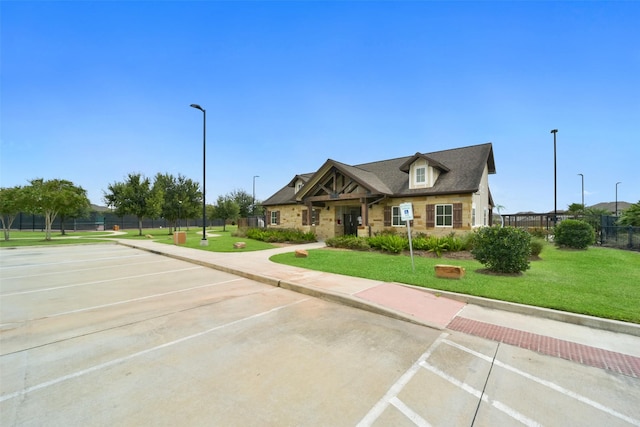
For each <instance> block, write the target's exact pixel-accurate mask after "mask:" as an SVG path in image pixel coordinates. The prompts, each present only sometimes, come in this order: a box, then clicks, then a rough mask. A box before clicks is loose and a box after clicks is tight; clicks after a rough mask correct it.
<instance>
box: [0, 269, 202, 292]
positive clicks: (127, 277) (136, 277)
mask: <svg viewBox="0 0 640 427" xmlns="http://www.w3.org/2000/svg"><path fill="white" fill-rule="evenodd" d="M200 268H205V267H201V266H196V267H188V268H180V269H178V270H168V271H158V272H155V273H146V274H139V275H137V276H126V277H117V278H115V279H105V280H96V281H94V282H85V283H77V284H75V285H66V286H56V287H53V288H44V289H33V290H31V291H21V292H11V293H8V294H2V295H0V298H5V297H11V296H15V295H25V294H35V293H38V292H49V291H57V290H59V289H68V288H76V287H79V286H89V285H96V284H98V283H107V282H117V281H118V280H129V279H138V278H140V277H149V276H157V275H159V274H168V273H178V272H180V271H189V270H197V269H200Z"/></svg>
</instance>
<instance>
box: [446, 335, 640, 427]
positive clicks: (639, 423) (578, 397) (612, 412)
mask: <svg viewBox="0 0 640 427" xmlns="http://www.w3.org/2000/svg"><path fill="white" fill-rule="evenodd" d="M443 342H444V343H445V344H448V345H450V346H452V347H455V348H457V349H460V350H462V351H465V352H467V353H469V354H471V355H473V356H476V357H478V358H480V359H482V360H485V361H487V362H489V363H491V362H492V361H493V359H492V358H491V357H489V356H486V355H484V354H482V353H478V352H477V351H475V350H472V349H470V348H467V347H465V346H462V345H460V344H457V343H455V342H453V341H449V340H443ZM493 363H494V365H495V366H499V367H501V368H504V369H506V370H508V371H510V372H513V373H515V374H518V375H520V376H522V377H524V378H526V379H528V380H531V381H534V382H536V383H538V384H541V385H543V386H545V387H548V388H550V389H552V390H554V391H557V392H558V393H561V394H564V395H565V396H568V397H571V398H572V399H575V400H577V401H579V402H582V403H584V404H586V405H589V406H591V407H592V408H595V409H598V410H600V411H602V412H606V413H607V414H609V415H611V416H613V417H616V418H620V419H621V420H624V421H626V422H628V423H629V424H632V425H634V426H640V420H636V419H635V418H631V417H628V416H626V415H624V414H621V413H620V412H618V411H616V410H614V409H611V408H609V407H608V406H604V405H603V404H601V403H598V402H595V401H593V400H591V399H589V398H588V397H585V396H582V395H580V394H578V393H575V392H573V391H571V390H567V389H566V388H564V387H562V386H559V385H558V384H556V383H553V382H551V381H547V380H543V379H542V378H538V377H536V376H534V375H531V374H529V373H527V372H524V371H521V370H520V369H518V368H515V367H513V366H511V365H507V364H506V363H504V362H501V361H499V360H495V361H493Z"/></svg>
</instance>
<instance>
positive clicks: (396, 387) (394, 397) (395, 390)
mask: <svg viewBox="0 0 640 427" xmlns="http://www.w3.org/2000/svg"><path fill="white" fill-rule="evenodd" d="M447 336H448V334H447V333H443V334H441V335H440V336H439V337H438V338H437V339H436V340H435V341H434V342H433V344H431V346H430V347H429V349H428V350H427V351H426V352H425V353H424V354H423V355H422V356H420V358H418V360H417V361H416V362H415V363H414V364H413V365H412V366H411V367H410V368H409V369H408V370H407V371H406V372H405V373H404V374H403V375H402V376H401V377H400V378H399V379H398V381H396V383H395V384H393V385H392V386H391V388H389V390H388V391H387V393H386V394H385V395H384V396H383V397H382V399H380V400H379V401H378V402H377V403H376V404H375V405H374V406H373V407H372V408H371V410H369V412H368V413H367V415H365V417H364V418H363V419H362V420H361V421H360V422H359V423H358V426H359V427H364V426H371V425H373V423H374V422H375V421H376V420H377V419H378V418H379V417H380V416H381V415H382V413H383V412H384V411H385V410H386V409H387V407H388V406H389V405H393V406H394V407H396V408H397V409H398V410H399V411H400V412H402V414H404V416H405V417H407V418H408V419H409V420H411V421H412V422H413V423H414V424H416V425H418V426H423V425H424V426H428V425H429V423H428V421H427V420H425V419H423V418H422V417H421V416H420V415H418V414H417V413H415V412H414V411H413V410H412V409H411V408H410V407H408V406H407V405H406V404H405V403H404V402H402V401H401V400H400V399H398V394H399V393H400V392H401V391H402V389H403V388H404V387H405V386H406V385H407V384H408V383H409V381H410V380H411V378H413V376H414V375H415V374H416V372H417V371H418V370H419V369H420V368H421V367H422V368H424V369H426V370H428V371H430V372H432V373H433V374H435V375H437V376H439V377H441V378H443V379H444V380H446V381H448V382H450V383H451V384H453V385H455V386H456V387H458V388H460V389H461V390H463V391H465V392H467V393H469V394H471V395H472V396H474V397H476V398H477V399H481V400H482V401H483V402H485V403H488V404H490V405H491V406H492V407H494V408H495V409H497V410H499V411H500V412H502V413H504V414H506V415H508V416H510V417H511V418H513V419H514V420H517V421H518V422H520V423H522V424H524V425H527V426H530V427H537V426H540V424H539V423H538V422H537V421H535V420H533V419H531V418H529V417H527V416H526V415H524V414H521V413H520V412H518V411H516V410H515V409H513V408H511V407H509V406H508V405H506V404H504V403H502V402H500V401H498V400H493V399H490V398H489V396H488V395H487V394H486V393H483V392H482V391H481V390H477V389H475V388H473V387H472V386H470V385H469V384H467V383H465V382H462V381H460V380H458V379H457V378H455V377H453V376H452V375H449V374H447V373H446V372H444V371H442V370H440V369H439V368H437V367H435V366H433V365H431V364H430V363H428V362H427V360H428V359H429V357H431V354H432V353H433V351H434V350H435V349H436V348H437V347H438V346H439V345H440V344H447V345H449V346H452V347H455V348H457V349H459V350H462V351H465V352H467V353H469V354H471V355H473V356H475V357H477V358H479V359H482V360H484V361H486V362H488V363H494V365H495V366H499V367H501V368H503V369H506V370H508V371H510V372H513V373H515V374H517V375H520V376H522V377H524V378H526V379H528V380H531V381H534V382H536V383H538V384H541V385H543V386H546V387H548V388H550V389H552V390H554V391H557V392H559V393H562V394H564V395H565V396H568V397H570V398H573V399H575V400H577V401H579V402H582V403H584V404H587V405H589V406H591V407H592V408H595V409H598V410H600V411H603V412H605V413H607V414H609V415H611V416H613V417H616V418H619V419H621V420H623V421H625V422H627V423H629V424H631V425H634V426H638V427H640V421H639V420H636V419H635V418H632V417H629V416H627V415H624V414H622V413H620V412H618V411H616V410H614V409H612V408H609V407H607V406H605V405H603V404H601V403H598V402H595V401H593V400H591V399H589V398H587V397H585V396H582V395H580V394H578V393H575V392H573V391H571V390H568V389H565V388H564V387H562V386H559V385H558V384H555V383H553V382H551V381H547V380H544V379H542V378H538V377H536V376H534V375H531V374H529V373H527V372H524V371H521V370H519V369H517V368H515V367H513V366H510V365H508V364H506V363H503V362H500V361H499V360H494V359H493V358H492V357H490V356H487V355H485V354H482V353H479V352H477V351H475V350H472V349H470V348H467V347H465V346H463V345H460V344H457V343H455V342H453V341H450V340H448V339H446V337H447Z"/></svg>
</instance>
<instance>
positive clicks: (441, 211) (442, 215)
mask: <svg viewBox="0 0 640 427" xmlns="http://www.w3.org/2000/svg"><path fill="white" fill-rule="evenodd" d="M436 227H453V205H436Z"/></svg>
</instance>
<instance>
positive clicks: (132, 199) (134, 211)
mask: <svg viewBox="0 0 640 427" xmlns="http://www.w3.org/2000/svg"><path fill="white" fill-rule="evenodd" d="M103 197H104V201H105V203H107V204H108V205H109V206H113V207H114V208H115V213H116V215H118V216H124V215H135V216H136V217H137V218H138V230H139V234H138V235H139V236H142V220H143V219H144V218H157V217H158V216H160V213H161V212H162V202H163V192H162V188H161V186H160V185H158V186H156V185H151V180H149V178H146V177H144V176H142V175H141V174H133V173H130V174H129V175H128V176H127V179H126V180H125V181H123V182H114V183H113V184H109V187H108V192H104V195H103Z"/></svg>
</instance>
